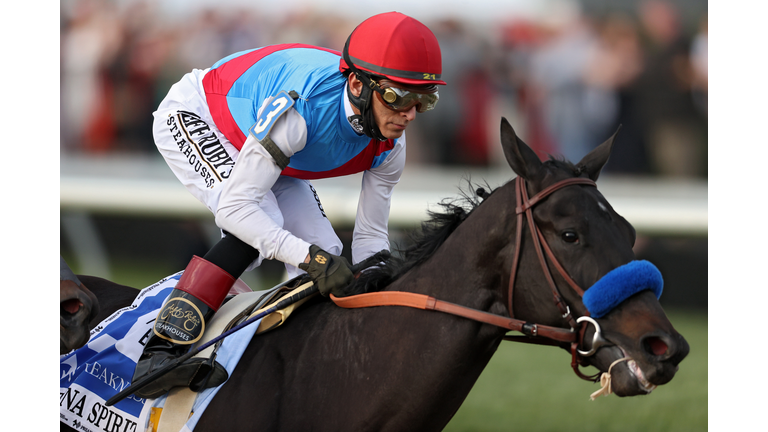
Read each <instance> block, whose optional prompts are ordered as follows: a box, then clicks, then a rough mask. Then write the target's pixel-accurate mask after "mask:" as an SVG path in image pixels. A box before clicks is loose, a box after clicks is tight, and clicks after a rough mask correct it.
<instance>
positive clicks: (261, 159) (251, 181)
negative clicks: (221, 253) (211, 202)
mask: <svg viewBox="0 0 768 432" xmlns="http://www.w3.org/2000/svg"><path fill="white" fill-rule="evenodd" d="M262 108H263V106H262ZM270 137H271V138H272V141H273V142H274V143H275V145H277V147H278V148H279V149H280V150H281V151H282V152H283V153H284V154H285V155H286V156H287V157H289V158H290V157H291V156H293V155H294V154H295V153H296V152H298V151H300V150H301V149H303V148H304V146H305V145H306V142H307V126H306V122H305V121H304V119H303V118H302V117H301V115H299V113H298V112H297V111H296V110H294V109H292V108H291V109H289V110H288V111H287V112H286V113H285V114H284V115H283V116H281V117H280V118H279V119H277V120H276V121H275V124H274V126H273V127H272V130H271V131H270ZM280 172H281V169H280V168H279V167H278V166H277V163H276V162H275V160H274V159H273V158H272V156H271V155H270V154H269V152H268V151H267V150H266V149H265V148H264V147H263V146H262V145H261V144H260V143H259V141H258V140H256V138H255V137H254V136H253V135H252V134H249V135H248V138H247V139H246V140H245V143H244V144H243V147H242V149H241V150H240V155H239V156H238V158H237V162H236V163H235V167H234V168H233V170H232V173H231V175H230V178H229V180H228V181H227V182H225V183H224V189H223V190H222V192H221V197H220V199H219V203H218V206H217V208H216V225H218V226H219V228H221V229H223V230H225V231H227V232H230V233H231V234H233V235H234V236H235V237H237V238H239V239H240V240H242V241H244V242H245V243H247V244H249V245H251V246H253V247H254V248H256V249H258V250H259V252H260V253H261V255H262V256H263V257H264V259H277V260H279V261H282V262H284V263H288V264H291V265H293V266H296V267H298V265H299V264H301V263H304V262H305V259H306V258H307V256H308V255H307V251H308V250H309V246H310V244H309V243H308V242H306V241H304V240H302V239H300V238H298V237H296V236H294V235H293V234H291V233H290V232H288V231H286V230H284V229H283V228H281V227H280V226H279V225H278V224H276V223H275V222H274V221H273V220H272V218H271V217H269V215H267V214H266V213H265V212H264V210H263V209H262V208H261V207H260V204H261V202H262V200H263V199H264V197H265V195H266V194H267V193H268V192H269V191H270V189H271V188H272V186H273V185H274V184H275V182H276V181H277V179H278V177H279V176H280Z"/></svg>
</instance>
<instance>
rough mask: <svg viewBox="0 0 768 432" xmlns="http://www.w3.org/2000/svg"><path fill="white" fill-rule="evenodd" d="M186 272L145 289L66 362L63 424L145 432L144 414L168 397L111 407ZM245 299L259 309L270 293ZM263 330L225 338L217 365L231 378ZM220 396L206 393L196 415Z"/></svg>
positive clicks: (65, 357)
mask: <svg viewBox="0 0 768 432" xmlns="http://www.w3.org/2000/svg"><path fill="white" fill-rule="evenodd" d="M182 273H183V272H179V273H176V274H174V275H171V276H169V277H167V278H165V279H163V280H161V281H159V282H157V283H155V284H153V285H151V286H149V287H147V288H145V289H143V290H141V292H140V293H139V295H138V296H137V297H136V299H135V300H134V302H133V304H131V305H130V306H128V307H125V308H123V309H120V310H118V311H117V312H115V313H114V314H112V315H111V316H110V317H108V318H107V319H105V320H104V321H103V322H101V323H100V324H99V325H98V326H97V327H96V328H94V329H93V330H92V331H91V337H90V340H89V341H88V343H87V344H86V345H85V346H84V347H82V348H80V349H78V350H75V351H73V352H71V353H68V354H65V355H63V356H61V357H60V369H61V370H60V372H61V375H60V376H61V378H60V403H59V406H60V410H59V411H60V421H61V422H62V423H65V424H67V425H69V426H71V427H73V428H74V429H85V428H87V429H90V430H137V431H144V430H145V425H146V421H147V418H146V417H147V416H146V415H143V413H144V412H148V411H149V408H150V407H152V406H161V405H162V404H163V403H164V400H165V398H166V396H162V397H160V398H158V399H155V400H146V399H142V398H138V397H136V396H135V395H131V396H129V397H127V398H125V399H123V400H122V401H120V402H118V403H117V404H115V405H113V406H110V407H108V406H106V405H105V402H106V401H107V400H108V399H109V398H111V397H112V396H114V395H115V394H117V393H118V392H120V391H121V390H123V389H124V388H125V387H127V386H128V385H129V384H130V381H131V378H132V377H133V371H134V369H135V367H136V361H137V360H138V358H139V356H141V353H142V350H143V347H144V346H143V344H142V343H143V342H145V341H146V339H147V338H148V337H149V335H150V334H151V331H152V325H153V323H154V320H155V317H156V316H157V313H158V310H159V309H160V307H162V305H163V303H165V300H166V298H167V297H168V295H170V293H171V291H172V290H173V288H174V287H175V286H176V284H177V283H178V281H179V278H180V277H181V274H182ZM241 295H245V296H248V297H250V296H255V297H250V299H249V300H250V302H249V304H253V302H254V301H256V300H257V299H258V296H263V295H264V292H253V293H246V294H241ZM237 297H240V295H239V296H237ZM237 297H235V298H237ZM230 302H231V301H230ZM224 306H226V304H225V305H224ZM224 306H222V310H224ZM220 312H221V310H220ZM224 315H225V314H221V318H220V319H222V320H223V319H226V318H225V316H224ZM217 316H219V314H217V315H215V316H214V320H212V321H211V325H213V322H214V321H216V319H215V318H216V317H217ZM230 319H231V317H230ZM259 325H260V323H254V324H253V325H250V326H247V327H245V328H243V329H242V330H240V331H238V332H236V333H234V334H232V335H231V336H229V337H227V338H226V339H224V341H223V343H222V344H221V346H220V348H219V350H218V351H217V357H216V360H217V361H218V362H219V363H221V364H222V366H224V367H225V368H226V369H227V371H228V372H229V373H232V371H233V370H234V368H235V366H236V365H237V362H238V360H239V359H240V357H241V356H242V353H243V351H245V347H246V346H247V345H248V343H249V342H250V340H251V337H252V336H253V334H254V333H255V332H256V330H257V328H258V327H259ZM216 391H218V388H210V389H206V390H204V391H202V392H200V393H199V397H198V398H197V401H196V402H195V405H194V407H193V410H194V411H195V412H196V413H202V412H203V411H204V409H205V406H207V405H208V403H209V402H210V400H211V398H212V397H213V395H215V392H216ZM196 421H197V420H196V419H190V422H188V423H187V426H186V427H189V428H190V430H191V429H192V428H194V424H195V423H196Z"/></svg>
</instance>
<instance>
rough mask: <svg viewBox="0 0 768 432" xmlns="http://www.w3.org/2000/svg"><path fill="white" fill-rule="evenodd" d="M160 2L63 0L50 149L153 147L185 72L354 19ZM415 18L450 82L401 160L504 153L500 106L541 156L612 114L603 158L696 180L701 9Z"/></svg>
mask: <svg viewBox="0 0 768 432" xmlns="http://www.w3.org/2000/svg"><path fill="white" fill-rule="evenodd" d="M254 4H256V2H254ZM159 7H160V6H158V3H157V2H152V1H141V0H136V1H131V2H122V3H116V2H112V1H103V0H65V1H63V2H62V3H61V151H62V153H64V152H69V153H87V154H99V153H105V152H143V153H149V152H151V153H152V154H155V153H156V150H155V148H154V144H153V141H152V132H151V131H152V127H151V123H152V112H153V111H154V110H155V108H156V107H157V105H158V104H159V103H160V101H161V100H162V98H163V97H164V96H165V94H166V93H167V91H168V89H169V88H170V86H171V85H172V84H174V83H175V82H176V81H178V80H179V79H180V78H181V77H182V75H184V74H185V73H187V72H189V71H190V70H192V69H193V68H197V69H205V68H208V67H210V66H211V65H212V64H213V63H214V62H216V61H217V60H219V59H221V58H222V57H225V56H227V55H229V54H231V53H234V52H238V51H242V50H246V49H252V48H257V47H260V46H264V45H269V44H274V43H293V42H299V43H307V44H312V45H319V46H323V47H328V48H333V49H337V50H341V49H342V47H343V45H344V42H345V40H346V38H347V36H348V34H349V33H350V32H351V30H352V29H353V28H354V27H355V25H357V23H358V22H357V20H355V21H352V20H350V19H348V18H344V17H340V16H338V15H336V14H335V13H334V12H333V11H328V12H327V13H322V12H318V11H311V10H304V11H296V12H294V13H291V14H287V15H285V16H281V17H280V19H276V18H275V17H273V16H269V15H268V14H266V13H264V14H262V13H260V12H259V9H258V6H254V7H253V8H250V9H244V8H236V9H233V8H230V7H221V8H217V9H211V8H207V9H195V10H190V11H177V13H176V14H175V15H176V16H175V17H174V14H172V13H168V11H161V10H159ZM416 18H417V19H419V20H421V21H422V22H424V23H425V24H427V26H429V27H430V28H431V29H432V30H433V31H434V32H435V34H436V36H437V38H438V40H439V42H440V46H441V48H442V54H443V78H444V79H445V81H447V82H448V85H447V86H444V87H441V88H440V103H439V104H438V105H437V108H436V109H435V110H434V111H432V112H430V113H428V114H424V115H419V116H418V118H417V121H416V122H414V123H413V125H412V126H411V127H409V129H408V143H409V146H408V152H409V163H410V164H431V165H466V166H481V167H482V166H489V167H490V166H495V165H501V164H504V163H505V162H504V158H503V156H501V154H500V149H499V145H498V140H499V138H498V130H499V119H500V117H501V116H504V117H506V118H507V119H509V121H510V123H511V124H512V125H513V127H514V128H515V130H516V131H517V133H518V135H519V136H520V137H521V138H522V139H523V140H524V141H526V143H527V144H529V145H530V146H531V147H533V148H534V149H535V150H536V151H537V152H538V153H539V155H540V156H542V157H546V156H547V155H549V154H552V155H563V156H565V157H566V158H567V159H569V160H572V161H578V160H579V159H581V157H582V156H583V155H584V154H586V153H587V152H588V151H589V150H591V149H592V148H594V147H595V146H597V145H598V144H600V143H601V142H603V141H604V140H606V139H607V138H608V137H609V136H611V135H612V134H613V133H614V132H616V130H617V129H618V127H619V125H621V131H620V133H619V135H618V138H617V140H616V144H615V146H614V152H613V155H612V157H611V160H610V161H609V164H608V166H607V167H606V170H607V171H612V172H614V173H620V174H631V175H657V176H676V177H699V178H706V176H707V17H706V13H704V14H701V16H696V17H690V16H686V17H684V16H682V14H681V11H680V10H679V9H678V8H677V7H676V6H675V5H674V3H669V2H666V1H665V0H638V1H637V2H636V7H635V8H634V9H633V10H631V11H627V10H616V11H610V10H604V11H601V12H600V13H587V12H585V11H584V8H582V7H580V5H579V3H576V2H562V3H561V7H559V8H558V9H556V10H552V11H550V13H547V14H545V16H542V17H540V18H536V19H532V18H523V17H517V18H514V17H512V18H510V19H509V20H507V21H506V22H503V23H501V24H498V25H497V24H494V25H492V26H490V25H477V24H476V23H469V22H466V21H462V20H460V19H440V20H434V21H430V20H429V19H428V18H424V17H419V16H416ZM683 18H686V19H683ZM691 23H692V24H691Z"/></svg>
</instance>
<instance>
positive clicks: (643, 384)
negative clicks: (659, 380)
mask: <svg viewBox="0 0 768 432" xmlns="http://www.w3.org/2000/svg"><path fill="white" fill-rule="evenodd" d="M619 349H621V353H622V354H623V356H624V358H627V359H628V360H627V361H626V365H627V370H628V371H629V373H630V374H631V375H632V376H633V377H634V378H635V380H636V381H637V385H638V387H640V390H642V391H643V392H645V394H649V393H650V392H652V391H653V390H654V389H656V384H652V383H651V382H650V381H648V379H647V378H646V377H645V374H643V370H642V369H640V366H638V364H637V362H636V361H635V360H633V359H632V357H629V356H628V355H627V354H626V353H625V352H624V349H622V348H621V347H619Z"/></svg>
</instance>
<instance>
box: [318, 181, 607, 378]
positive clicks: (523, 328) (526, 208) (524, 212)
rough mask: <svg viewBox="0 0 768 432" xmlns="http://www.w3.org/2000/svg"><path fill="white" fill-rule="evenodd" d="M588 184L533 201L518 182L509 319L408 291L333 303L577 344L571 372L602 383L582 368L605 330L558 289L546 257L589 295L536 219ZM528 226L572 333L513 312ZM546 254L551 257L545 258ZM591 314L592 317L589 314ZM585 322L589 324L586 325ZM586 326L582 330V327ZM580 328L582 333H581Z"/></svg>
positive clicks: (546, 193)
mask: <svg viewBox="0 0 768 432" xmlns="http://www.w3.org/2000/svg"><path fill="white" fill-rule="evenodd" d="M576 184H581V185H588V186H593V187H597V185H596V184H595V182H594V181H592V180H590V179H586V178H570V179H565V180H562V181H559V182H557V183H555V184H553V185H551V186H549V187H547V188H545V189H543V190H542V191H541V192H539V193H537V194H536V195H534V196H533V197H532V198H529V197H528V191H527V188H526V182H525V180H524V179H523V178H522V177H520V176H518V177H517V178H516V180H515V194H516V199H517V207H516V208H515V213H516V214H517V229H516V238H515V255H514V259H513V261H512V270H511V272H510V278H509V291H508V297H509V303H508V310H509V315H510V316H509V317H504V316H500V315H495V314H492V313H489V312H484V311H480V310H476V309H472V308H468V307H466V306H461V305H457V304H454V303H450V302H446V301H443V300H438V299H436V298H434V297H431V296H428V295H424V294H416V293H410V292H403V291H380V292H372V293H365V294H359V295H355V296H349V297H336V296H334V295H333V294H331V299H332V300H333V302H334V303H335V304H336V305H337V306H340V307H343V308H347V309H356V308H364V307H373V306H405V307H412V308H416V309H423V310H435V311H439V312H443V313H447V314H451V315H456V316H460V317H463V318H467V319H471V320H474V321H478V322H481V323H485V324H491V325H494V326H497V327H501V328H503V329H506V330H511V331H517V332H520V333H523V334H524V335H525V336H504V340H507V341H515V342H526V343H536V344H544V345H559V344H561V343H570V344H571V355H572V360H571V367H572V368H573V370H574V372H576V375H578V376H579V377H580V378H582V379H585V380H587V381H593V382H597V381H598V380H599V375H600V372H598V373H597V374H596V375H593V376H587V375H584V374H583V373H581V371H580V370H579V365H584V357H588V356H591V355H593V354H594V353H595V352H596V350H597V346H598V345H603V344H605V340H603V339H602V337H601V336H600V334H601V331H600V326H599V325H598V324H597V322H596V321H595V320H593V319H592V318H590V317H589V316H583V317H579V318H578V319H574V317H573V315H572V314H571V310H570V308H569V307H568V305H567V304H566V302H565V300H564V299H563V297H562V295H561V293H560V290H559V289H558V288H557V284H556V283H555V280H554V278H553V277H552V273H551V272H550V270H549V266H548V265H547V259H546V257H549V260H550V261H551V262H552V264H553V266H554V267H555V269H556V270H557V271H558V272H559V273H560V275H561V276H562V277H563V279H564V280H565V281H566V283H567V284H568V285H569V286H570V287H571V288H573V289H574V291H576V292H577V293H578V294H579V296H583V295H584V290H583V289H581V287H579V285H578V284H577V283H576V282H575V281H574V280H573V279H572V278H571V277H570V276H569V275H568V273H567V272H566V271H565V269H564V268H563V266H562V265H561V264H560V263H559V261H558V260H557V258H555V256H554V254H553V253H552V250H551V249H550V247H549V244H547V241H546V240H545V239H544V235H543V234H542V233H541V230H540V229H539V227H538V226H537V225H536V223H535V221H534V220H533V210H532V209H533V207H534V206H535V205H536V204H538V203H539V202H540V201H542V200H543V199H544V198H546V197H547V196H549V195H551V194H552V193H554V192H555V191H557V190H559V189H561V188H563V187H566V186H570V185H576ZM524 218H525V220H527V221H528V225H529V227H530V231H531V237H532V238H533V244H534V247H535V249H536V253H537V255H538V257H539V263H540V265H541V268H542V271H543V272H544V276H545V277H546V279H547V282H548V283H549V286H550V289H551V290H552V295H553V297H554V302H555V305H556V306H557V308H558V310H559V311H560V314H561V316H562V317H563V319H565V320H566V321H567V322H568V324H569V325H570V327H571V328H570V329H565V328H562V327H553V326H546V325H541V324H532V323H529V322H527V321H523V320H519V319H516V318H514V312H513V309H512V294H513V291H514V287H515V279H516V277H517V269H518V267H519V265H520V254H521V244H522V237H523V222H524ZM545 254H546V256H545ZM588 314H589V313H588V312H587V315H588ZM582 323H583V324H582ZM587 323H590V324H593V325H594V326H595V335H594V338H593V346H592V349H591V350H590V351H589V352H585V351H581V350H579V349H578V347H579V346H580V345H581V344H582V342H583V339H584V334H585V331H586V327H587ZM580 324H581V325H580ZM577 328H578V329H579V330H578V331H576V329H577Z"/></svg>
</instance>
